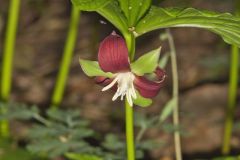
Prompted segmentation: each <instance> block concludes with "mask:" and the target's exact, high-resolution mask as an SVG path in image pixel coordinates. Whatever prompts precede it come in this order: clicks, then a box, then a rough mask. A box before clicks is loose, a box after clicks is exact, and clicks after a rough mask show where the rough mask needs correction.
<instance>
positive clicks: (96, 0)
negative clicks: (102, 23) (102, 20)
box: [71, 0, 112, 11]
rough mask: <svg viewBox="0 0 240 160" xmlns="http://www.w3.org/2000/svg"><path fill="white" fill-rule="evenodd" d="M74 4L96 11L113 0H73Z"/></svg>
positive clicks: (82, 8)
mask: <svg viewBox="0 0 240 160" xmlns="http://www.w3.org/2000/svg"><path fill="white" fill-rule="evenodd" d="M71 1H72V3H73V5H75V6H77V7H78V8H79V9H80V10H83V11H95V10H97V9H99V8H101V7H103V6H105V5H106V4H108V3H109V2H111V1H112V0H71Z"/></svg>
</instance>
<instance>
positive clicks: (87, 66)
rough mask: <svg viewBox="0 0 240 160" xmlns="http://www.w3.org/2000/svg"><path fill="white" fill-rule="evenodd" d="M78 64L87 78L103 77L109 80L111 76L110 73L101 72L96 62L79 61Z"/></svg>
mask: <svg viewBox="0 0 240 160" xmlns="http://www.w3.org/2000/svg"><path fill="white" fill-rule="evenodd" d="M79 63H80V65H81V68H82V70H83V71H84V73H85V74H86V75H87V76H89V77H92V76H104V77H109V78H111V77H112V76H113V74H112V73H110V72H107V73H106V72H103V71H102V70H101V68H100V66H99V64H98V62H97V61H89V60H83V59H80V60H79Z"/></svg>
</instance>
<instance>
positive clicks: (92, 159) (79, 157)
mask: <svg viewBox="0 0 240 160" xmlns="http://www.w3.org/2000/svg"><path fill="white" fill-rule="evenodd" d="M65 156H66V157H67V158H69V159H71V160H103V159H102V158H100V157H97V156H94V155H88V154H77V153H66V154H65Z"/></svg>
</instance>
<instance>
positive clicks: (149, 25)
mask: <svg viewBox="0 0 240 160" xmlns="http://www.w3.org/2000/svg"><path fill="white" fill-rule="evenodd" d="M169 27H197V28H205V29H208V30H210V31H212V32H214V33H216V34H218V35H220V36H222V37H223V39H224V40H225V42H227V43H230V44H236V45H238V46H240V29H239V28H240V18H239V17H236V16H233V15H231V14H229V13H224V14H219V13H214V12H210V11H200V10H197V9H194V8H187V9H181V8H165V9H164V8H159V7H155V6H152V7H151V9H150V11H149V12H148V14H147V15H146V16H145V17H144V18H143V19H141V21H140V22H139V23H138V24H137V26H136V33H137V35H141V34H144V33H147V32H149V31H152V30H155V29H160V28H169Z"/></svg>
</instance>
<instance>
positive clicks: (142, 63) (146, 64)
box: [131, 48, 161, 76]
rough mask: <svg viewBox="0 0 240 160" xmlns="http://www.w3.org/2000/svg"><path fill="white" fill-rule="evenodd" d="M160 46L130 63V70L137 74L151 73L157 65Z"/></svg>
mask: <svg viewBox="0 0 240 160" xmlns="http://www.w3.org/2000/svg"><path fill="white" fill-rule="evenodd" d="M160 50H161V48H158V49H155V50H152V51H150V52H148V53H146V54H144V55H143V56H141V57H140V58H138V59H137V60H136V61H135V62H133V63H132V64H131V69H132V71H133V72H134V73H135V74H137V75H138V76H142V75H144V74H146V73H152V72H154V70H155V69H156V67H157V66H158V60H159V56H160Z"/></svg>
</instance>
